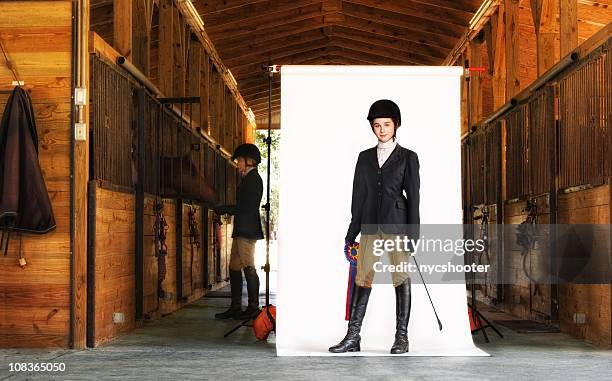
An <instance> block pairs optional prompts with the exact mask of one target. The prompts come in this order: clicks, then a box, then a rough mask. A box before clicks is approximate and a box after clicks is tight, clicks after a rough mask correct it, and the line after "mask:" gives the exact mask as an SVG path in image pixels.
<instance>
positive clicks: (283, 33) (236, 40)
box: [214, 17, 325, 51]
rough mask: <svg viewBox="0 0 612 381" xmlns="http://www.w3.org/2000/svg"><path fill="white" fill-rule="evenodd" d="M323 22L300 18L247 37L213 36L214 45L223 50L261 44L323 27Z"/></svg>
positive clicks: (316, 19) (317, 19)
mask: <svg viewBox="0 0 612 381" xmlns="http://www.w3.org/2000/svg"><path fill="white" fill-rule="evenodd" d="M324 26H325V24H324V23H323V22H322V21H321V18H320V17H316V18H312V19H308V20H302V21H299V22H296V23H293V24H288V25H283V26H280V27H278V28H273V29H272V30H259V31H255V32H252V33H251V34H250V35H249V36H248V38H244V37H243V36H238V37H225V38H215V40H214V41H215V46H216V47H217V49H218V50H219V51H224V50H225V49H228V48H236V49H238V48H245V47H248V46H249V45H250V44H262V43H265V42H268V41H273V40H277V39H279V38H283V37H288V36H293V35H296V34H300V33H303V32H308V31H311V30H315V29H320V28H323V27H324Z"/></svg>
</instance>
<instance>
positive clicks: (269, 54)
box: [224, 35, 330, 72]
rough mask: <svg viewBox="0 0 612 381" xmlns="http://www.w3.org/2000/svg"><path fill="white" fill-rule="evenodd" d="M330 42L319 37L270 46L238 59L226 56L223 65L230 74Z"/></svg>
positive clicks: (325, 38)
mask: <svg viewBox="0 0 612 381" xmlns="http://www.w3.org/2000/svg"><path fill="white" fill-rule="evenodd" d="M329 41H330V38H329V37H326V36H323V35H319V37H318V38H316V39H312V40H309V41H303V42H300V43H297V44H286V45H276V46H271V47H270V48H269V49H262V50H259V51H251V52H248V54H244V55H241V56H238V57H235V56H234V57H232V56H229V55H227V56H226V57H227V58H226V59H225V61H224V62H225V65H226V66H228V67H229V68H230V69H231V70H232V72H233V71H234V69H235V68H236V69H237V68H240V67H241V66H244V65H249V64H252V63H253V62H260V63H262V64H265V63H267V62H268V59H269V58H270V59H272V61H274V60H275V59H276V58H278V57H284V56H287V55H292V54H296V53H301V52H305V51H308V50H311V49H312V48H313V47H322V46H325V45H326V44H328V43H329Z"/></svg>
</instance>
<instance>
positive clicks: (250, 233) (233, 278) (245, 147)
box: [214, 143, 263, 319]
mask: <svg viewBox="0 0 612 381" xmlns="http://www.w3.org/2000/svg"><path fill="white" fill-rule="evenodd" d="M232 160H236V162H237V164H238V170H239V171H240V174H241V175H242V180H241V181H240V184H238V187H237V188H236V205H223V206H218V207H216V208H214V211H215V213H217V214H231V215H233V216H234V231H233V233H232V250H231V253H230V263H229V275H230V288H231V294H232V301H231V305H230V307H229V309H228V310H227V311H225V312H221V313H218V314H216V315H215V318H217V319H231V318H234V319H248V318H250V317H255V316H256V315H257V314H258V313H259V311H260V310H259V276H258V275H257V270H256V269H255V244H256V242H257V240H260V239H263V230H262V228H261V215H260V214H259V209H260V204H261V198H262V196H263V181H262V179H261V176H260V175H259V172H258V171H257V165H258V164H259V163H261V153H260V152H259V149H258V148H257V146H255V145H254V144H249V143H246V144H241V145H239V146H238V147H237V148H236V150H235V151H234V154H233V155H232ZM243 271H244V277H245V279H246V282H247V291H248V295H249V302H248V303H249V304H248V306H247V308H246V310H244V311H242V272H243Z"/></svg>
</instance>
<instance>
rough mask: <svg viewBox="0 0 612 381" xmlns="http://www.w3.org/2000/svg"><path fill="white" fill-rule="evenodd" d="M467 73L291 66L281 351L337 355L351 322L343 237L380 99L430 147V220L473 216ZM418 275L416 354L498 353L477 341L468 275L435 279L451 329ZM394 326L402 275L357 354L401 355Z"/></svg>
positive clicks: (372, 306) (285, 114)
mask: <svg viewBox="0 0 612 381" xmlns="http://www.w3.org/2000/svg"><path fill="white" fill-rule="evenodd" d="M461 73H462V68H460V67H417V66H414V67H413V66H328V65H325V66H282V69H281V88H282V91H281V128H282V137H281V146H280V163H281V167H280V200H279V201H280V205H279V257H278V266H279V267H278V289H277V290H278V295H277V303H278V310H277V311H278V312H277V313H278V319H277V321H278V323H277V339H276V348H277V354H278V355H279V356H283V355H334V354H331V353H329V352H328V350H327V348H328V347H330V346H331V345H334V344H336V343H337V342H339V341H340V340H341V339H342V338H343V337H344V335H345V333H346V328H347V322H346V321H345V320H344V311H345V301H346V285H347V276H348V262H347V261H346V259H345V258H344V255H343V252H342V247H343V243H344V237H345V234H346V230H347V228H348V224H349V221H350V217H351V215H350V205H351V192H352V180H353V174H354V169H355V163H356V161H357V156H358V154H359V152H360V151H362V150H365V149H367V148H370V147H373V146H375V145H376V143H377V140H376V137H375V136H374V134H373V133H372V130H371V128H370V126H369V123H368V121H367V120H366V115H367V113H368V109H369V107H370V105H371V104H372V103H373V102H374V101H376V100H377V99H382V98H386V99H391V100H393V101H395V102H396V103H397V104H398V105H399V107H400V109H401V113H402V126H401V127H400V128H399V130H398V133H397V137H398V142H399V144H401V145H402V146H404V147H406V148H409V149H412V150H413V151H416V152H417V154H418V155H419V161H420V177H421V193H420V194H421V206H420V214H421V223H422V224H434V223H436V224H437V223H439V224H461V222H462V221H461V179H460V176H461V160H460V158H461V151H460V104H461V102H460V76H461ZM358 240H359V238H358ZM412 284H413V285H412V290H413V296H412V311H411V317H410V324H409V327H408V332H409V339H410V353H408V354H406V355H412V356H418V355H421V356H428V355H433V356H445V355H448V356H453V355H457V356H483V355H485V356H486V355H487V354H486V353H485V352H483V351H481V350H480V349H478V348H476V347H475V346H474V344H473V342H472V338H471V334H470V331H469V322H468V315H467V302H466V295H465V285H461V284H454V285H451V284H449V285H431V286H430V289H429V290H430V293H431V296H432V298H433V300H434V303H435V305H436V308H437V310H438V315H439V316H440V319H441V320H442V323H443V325H444V329H443V330H442V331H441V332H440V331H438V327H437V323H436V320H435V316H434V314H433V311H432V309H431V306H430V305H429V301H428V299H427V294H426V293H425V290H424V288H423V286H422V283H421V281H420V278H418V275H413V277H412ZM394 334H395V293H394V290H393V286H392V285H390V284H380V285H376V284H375V285H374V288H373V290H372V293H371V296H370V302H369V305H368V309H367V312H366V315H365V319H364V323H363V327H362V331H361V336H362V339H361V350H362V352H360V353H358V354H357V355H389V349H390V348H391V344H392V343H393V337H394ZM342 355H346V354H342ZM350 355H356V354H355V353H352V354H350ZM336 356H337V355H336Z"/></svg>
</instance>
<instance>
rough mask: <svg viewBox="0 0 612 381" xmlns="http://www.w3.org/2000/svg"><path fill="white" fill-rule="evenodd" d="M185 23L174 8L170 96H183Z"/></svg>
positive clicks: (185, 63) (185, 47)
mask: <svg viewBox="0 0 612 381" xmlns="http://www.w3.org/2000/svg"><path fill="white" fill-rule="evenodd" d="M186 30H187V29H186V23H185V19H184V18H183V15H182V14H181V13H180V12H179V10H178V9H176V7H175V8H174V9H173V11H172V50H173V53H172V92H171V95H170V96H173V97H182V96H184V95H185V66H187V61H186V52H187V43H188V40H187V39H186V36H185V35H186Z"/></svg>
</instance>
